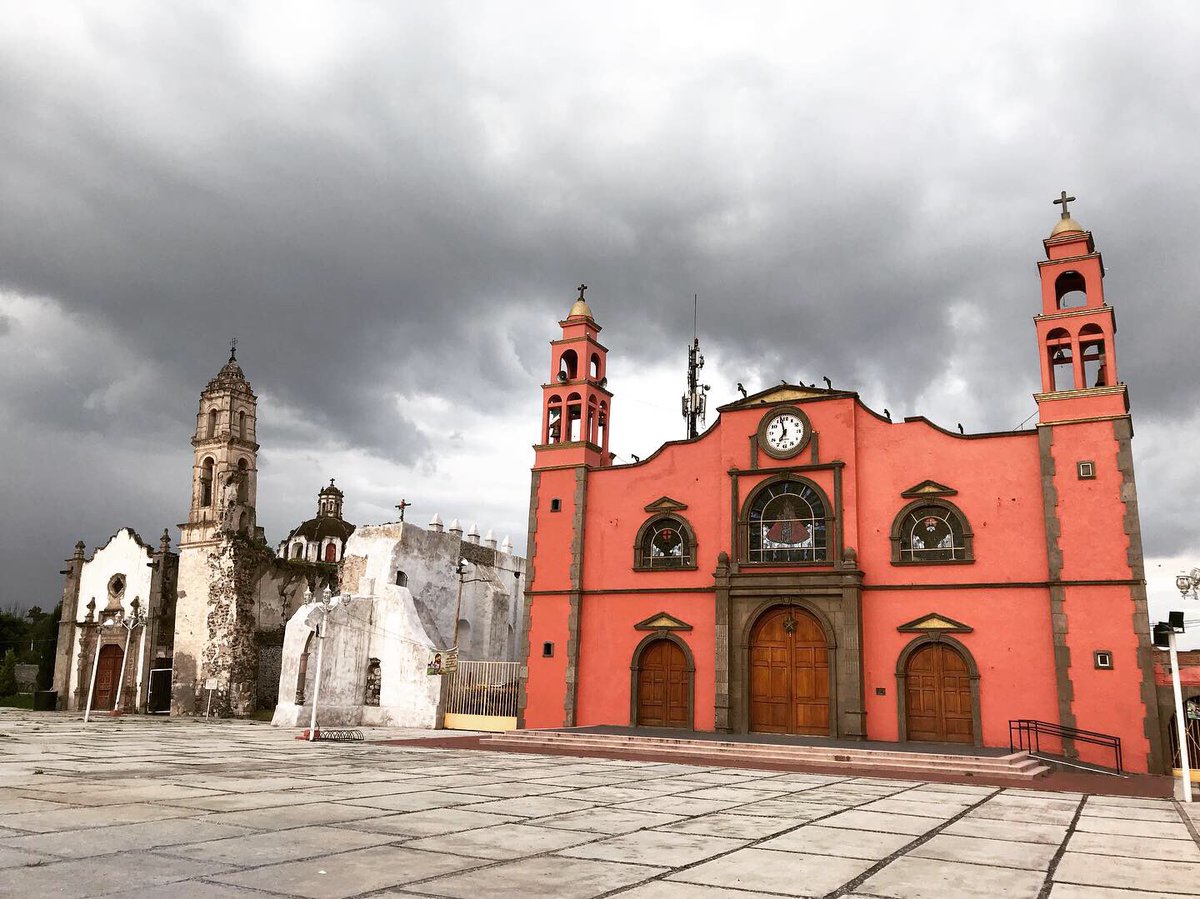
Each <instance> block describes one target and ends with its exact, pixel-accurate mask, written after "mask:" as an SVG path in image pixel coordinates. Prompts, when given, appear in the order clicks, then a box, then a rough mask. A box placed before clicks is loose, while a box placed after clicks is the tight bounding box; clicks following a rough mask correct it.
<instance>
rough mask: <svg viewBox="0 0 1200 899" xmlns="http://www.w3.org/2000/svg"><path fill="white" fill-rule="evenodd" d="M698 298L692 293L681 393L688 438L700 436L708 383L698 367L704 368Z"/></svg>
mask: <svg viewBox="0 0 1200 899" xmlns="http://www.w3.org/2000/svg"><path fill="white" fill-rule="evenodd" d="M699 311H700V299H699V296H698V295H697V294H692V345H691V346H690V347H688V374H687V393H685V394H684V395H683V420H684V421H686V422H687V435H688V439H689V440H690V439H691V438H693V437H699V436H700V428H699V425H701V424H704V413H705V407H706V406H707V397H706V394H707V393H708V385H707V384H701V383H700V369H702V368H704V357H703V356H702V355H700V338H699V337H698V336H697V334H698V330H697V323H698V319H699Z"/></svg>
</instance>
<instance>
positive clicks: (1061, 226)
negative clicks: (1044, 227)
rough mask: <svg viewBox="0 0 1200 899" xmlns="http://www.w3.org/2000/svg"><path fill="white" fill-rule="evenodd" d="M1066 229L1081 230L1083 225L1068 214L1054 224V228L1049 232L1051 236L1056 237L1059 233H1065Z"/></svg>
mask: <svg viewBox="0 0 1200 899" xmlns="http://www.w3.org/2000/svg"><path fill="white" fill-rule="evenodd" d="M1068 231H1079V232H1080V233H1082V232H1083V226H1082V225H1080V224H1079V222H1077V221H1075V219H1073V218H1071V217H1070V216H1069V215H1065V216H1063V217H1062V218H1060V219H1059V220H1058V223H1057V224H1055V226H1054V230H1053V231H1051V232H1050V236H1051V237H1057V236H1058V235H1059V234H1066V233H1067V232H1068Z"/></svg>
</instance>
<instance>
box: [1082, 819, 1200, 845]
mask: <svg viewBox="0 0 1200 899" xmlns="http://www.w3.org/2000/svg"><path fill="white" fill-rule="evenodd" d="M1075 829H1076V830H1082V831H1084V832H1086V833H1110V834H1120V835H1122V836H1127V837H1147V838H1150V839H1163V840H1190V839H1191V838H1192V835H1191V833H1189V832H1188V829H1187V826H1186V825H1185V824H1184V823H1183V822H1182V821H1179V820H1176V821H1175V822H1166V821H1133V820H1130V819H1128V818H1083V817H1081V818H1080V819H1079V823H1077V824H1076V825H1075Z"/></svg>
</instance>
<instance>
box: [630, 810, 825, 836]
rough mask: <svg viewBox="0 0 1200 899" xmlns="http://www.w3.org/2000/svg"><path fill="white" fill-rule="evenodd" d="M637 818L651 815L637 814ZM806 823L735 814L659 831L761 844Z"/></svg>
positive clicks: (679, 823) (681, 823)
mask: <svg viewBox="0 0 1200 899" xmlns="http://www.w3.org/2000/svg"><path fill="white" fill-rule="evenodd" d="M633 814H647V813H645V812H636V813H633ZM803 823H804V820H803V819H797V818H765V817H757V816H755V815H739V814H735V813H733V812H716V813H715V814H712V815H703V816H701V817H699V818H685V819H683V820H681V821H677V822H676V823H674V824H664V825H662V826H660V827H658V828H657V829H658V830H665V831H669V832H671V833H698V834H703V835H705V836H712V837H730V838H731V839H735V840H761V839H763V838H764V837H769V836H772V835H774V834H777V833H779V832H780V831H784V830H790V829H791V828H793V827H799V826H800V825H801V824H803Z"/></svg>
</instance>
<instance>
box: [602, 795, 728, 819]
mask: <svg viewBox="0 0 1200 899" xmlns="http://www.w3.org/2000/svg"><path fill="white" fill-rule="evenodd" d="M745 805H746V803H744V802H728V801H718V800H716V799H692V798H690V797H688V796H680V795H678V794H673V795H671V796H655V797H653V798H650V799H639V800H637V801H636V802H624V803H621V805H620V808H627V809H632V810H634V811H637V812H663V813H665V814H668V815H682V816H684V817H688V816H691V815H707V814H711V813H712V812H723V811H725V810H726V809H731V808H738V807H741V806H745Z"/></svg>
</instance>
